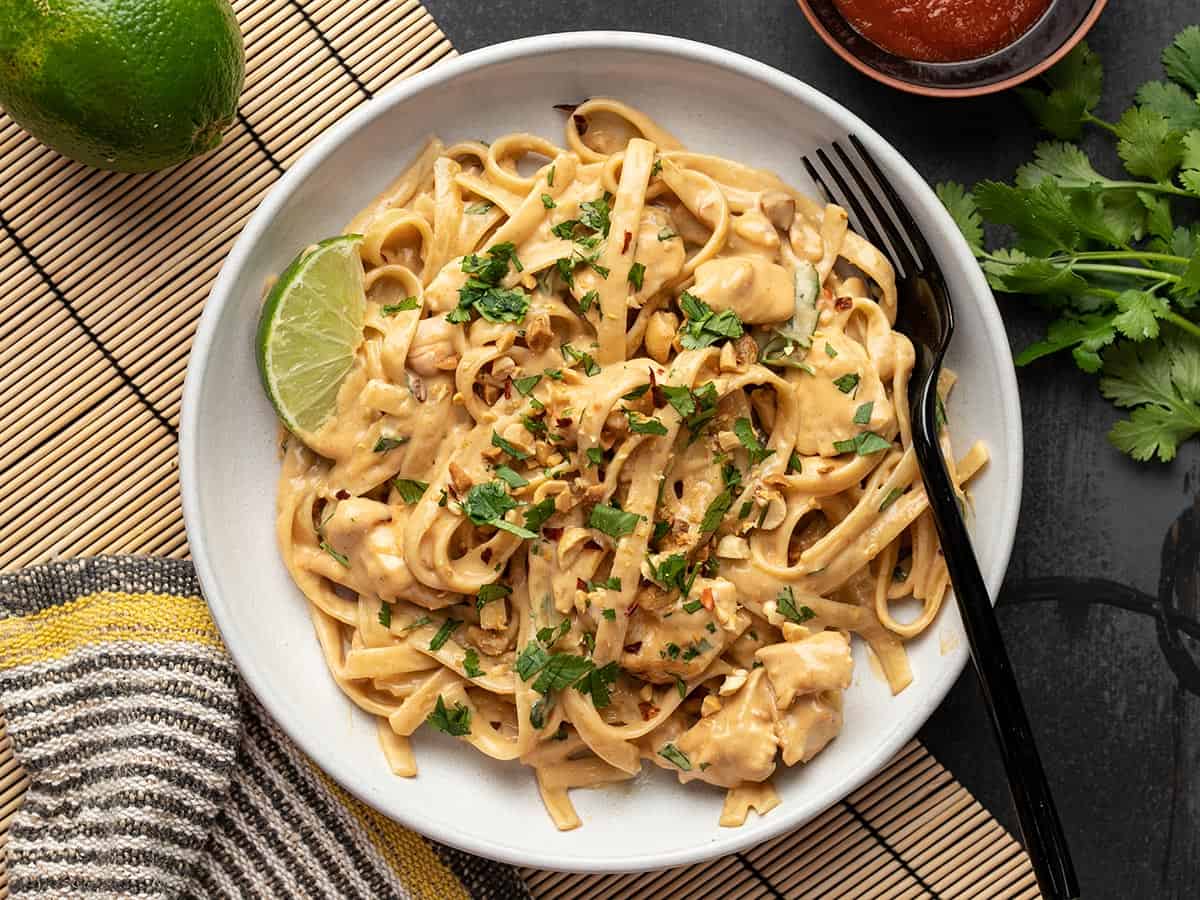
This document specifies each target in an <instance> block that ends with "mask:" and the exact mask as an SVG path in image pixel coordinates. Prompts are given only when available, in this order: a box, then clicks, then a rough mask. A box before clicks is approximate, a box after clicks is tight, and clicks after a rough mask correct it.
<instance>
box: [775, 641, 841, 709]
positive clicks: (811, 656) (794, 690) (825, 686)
mask: <svg viewBox="0 0 1200 900" xmlns="http://www.w3.org/2000/svg"><path fill="white" fill-rule="evenodd" d="M754 657H755V659H757V660H759V661H760V662H761V663H762V664H763V666H764V667H765V668H766V671H767V677H769V678H770V679H771V687H772V688H773V689H774V690H775V699H776V702H778V704H779V708H780V709H787V708H788V707H789V706H791V705H792V701H793V700H795V699H796V697H799V696H803V695H805V694H814V693H816V692H817V691H833V690H844V689H845V688H848V687H850V675H851V673H852V672H853V671H854V658H853V657H852V656H851V655H850V639H849V638H848V637H846V635H845V634H843V633H842V632H840V631H821V632H818V633H817V634H814V635H811V636H810V637H806V638H804V639H803V640H799V641H789V642H785V643H781V644H772V645H770V646H768V647H762V648H760V649H759V650H758V651H757V652H756V653H755V654H754Z"/></svg>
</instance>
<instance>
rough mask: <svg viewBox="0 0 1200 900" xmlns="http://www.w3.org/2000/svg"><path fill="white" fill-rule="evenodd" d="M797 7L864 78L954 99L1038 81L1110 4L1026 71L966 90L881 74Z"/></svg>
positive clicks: (803, 4) (1097, 5) (1099, 3)
mask: <svg viewBox="0 0 1200 900" xmlns="http://www.w3.org/2000/svg"><path fill="white" fill-rule="evenodd" d="M796 3H797V4H798V5H799V6H800V11H801V12H803V13H804V18H806V19H808V24H809V25H811V26H812V29H813V31H815V32H816V33H817V34H818V35H820V37H821V40H822V41H824V42H825V45H826V46H827V47H829V49H830V50H832V51H833V52H834V53H836V54H837V55H838V56H840V57H841V58H842V59H843V60H845V61H846V62H848V63H849V64H850V65H851V66H853V67H854V68H856V69H858V71H860V72H862V73H863V74H864V75H866V76H868V77H870V78H873V79H875V80H876V81H878V82H879V83H881V84H886V85H887V86H888V87H893V88H896V89H897V90H901V91H904V92H906V93H909V94H917V95H919V96H922V97H951V98H954V97H958V98H966V97H982V96H984V95H986V94H996V93H999V92H1000V91H1006V90H1008V89H1009V88H1011V87H1016V86H1017V85H1019V84H1024V83H1025V82H1026V81H1029V80H1030V79H1032V78H1036V77H1037V76H1038V75H1040V74H1042V72H1045V71H1046V70H1047V69H1049V68H1050V67H1051V66H1053V65H1054V64H1055V63H1056V62H1058V61H1059V60H1060V59H1062V58H1063V57H1064V56H1066V55H1067V54H1068V53H1070V52H1071V51H1072V50H1074V49H1075V45H1076V44H1078V43H1079V42H1080V41H1081V40H1083V39H1084V37H1085V36H1086V35H1087V33H1088V32H1089V31H1091V30H1092V26H1093V25H1095V24H1096V20H1097V19H1098V18H1100V13H1102V12H1104V8H1105V7H1106V6H1108V0H1093V2H1092V8H1091V9H1090V10H1089V11H1088V13H1087V15H1086V16H1084V17H1083V20H1082V21H1081V22H1080V23H1079V25H1078V26H1077V27H1076V28H1075V30H1074V31H1072V32H1071V33H1070V34H1069V35H1067V38H1066V40H1065V41H1063V43H1062V44H1061V45H1060V46H1059V47H1058V48H1057V49H1056V50H1054V51H1053V52H1052V53H1050V54H1048V55H1047V56H1045V57H1043V58H1042V59H1041V60H1039V61H1038V62H1036V63H1034V64H1033V65H1031V66H1029V67H1028V68H1027V69H1022V70H1021V71H1020V72H1017V73H1016V74H1015V75H1010V76H1008V77H1007V78H1003V79H1001V80H1000V81H996V82H993V83H991V84H978V85H968V86H964V87H934V86H933V85H925V84H919V83H918V82H915V81H905V80H904V79H902V78H896V77H894V76H892V75H888V74H887V73H886V72H881V71H879V69H876V68H875V67H874V66H871V65H868V64H867V63H866V62H865V61H863V60H862V59H860V58H859V57H857V56H855V55H854V54H853V53H851V52H850V51H849V50H848V49H847V48H846V47H845V46H844V45H843V44H842V42H841V41H839V40H837V38H835V37H834V36H833V35H832V34H830V33H829V29H828V28H826V27H825V25H824V23H823V22H822V21H821V20H820V18H819V17H818V16H817V14H816V13H815V12H814V11H813V8H812V2H811V0H796Z"/></svg>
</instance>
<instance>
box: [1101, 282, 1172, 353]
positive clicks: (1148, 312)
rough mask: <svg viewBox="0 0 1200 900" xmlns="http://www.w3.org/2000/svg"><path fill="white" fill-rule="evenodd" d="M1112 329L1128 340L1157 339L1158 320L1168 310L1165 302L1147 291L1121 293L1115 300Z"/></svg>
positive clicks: (1168, 307)
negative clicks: (1115, 312) (1115, 308)
mask: <svg viewBox="0 0 1200 900" xmlns="http://www.w3.org/2000/svg"><path fill="white" fill-rule="evenodd" d="M1116 304H1117V309H1119V310H1120V313H1118V314H1117V315H1116V316H1114V317H1113V320H1112V323H1113V327H1114V328H1116V330H1117V331H1119V332H1120V333H1121V334H1123V335H1124V336H1125V337H1127V338H1129V339H1130V340H1134V341H1144V340H1148V339H1150V338H1156V337H1158V320H1159V319H1160V318H1162V317H1163V316H1165V315H1166V314H1167V312H1168V311H1169V310H1170V306H1169V305H1168V304H1167V301H1166V300H1164V299H1163V298H1162V297H1159V296H1157V295H1155V294H1152V293H1150V292H1149V291H1122V292H1121V293H1120V294H1118V295H1117V298H1116Z"/></svg>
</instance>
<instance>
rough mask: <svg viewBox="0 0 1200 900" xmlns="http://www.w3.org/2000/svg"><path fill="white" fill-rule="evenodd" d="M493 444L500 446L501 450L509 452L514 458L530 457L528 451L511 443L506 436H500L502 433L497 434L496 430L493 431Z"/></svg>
mask: <svg viewBox="0 0 1200 900" xmlns="http://www.w3.org/2000/svg"><path fill="white" fill-rule="evenodd" d="M492 446H493V447H499V448H500V449H501V450H503V451H504V452H505V453H507V454H508V455H509V456H511V457H512V458H513V459H516V460H522V459H529V454H528V453H526V452H525V451H524V450H522V449H521V448H520V447H516V446H514V445H513V444H511V443H509V442H508V441H506V440H505V439H504V438H502V437H500V435H498V434H496V432H495V431H493V432H492Z"/></svg>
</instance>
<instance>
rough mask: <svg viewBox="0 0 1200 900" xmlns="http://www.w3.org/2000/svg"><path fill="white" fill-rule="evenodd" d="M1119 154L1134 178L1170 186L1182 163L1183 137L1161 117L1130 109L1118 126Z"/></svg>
mask: <svg viewBox="0 0 1200 900" xmlns="http://www.w3.org/2000/svg"><path fill="white" fill-rule="evenodd" d="M1115 129H1116V134H1117V137H1118V138H1120V140H1119V141H1118V142H1117V153H1118V154H1119V155H1120V157H1121V160H1122V161H1123V162H1124V163H1125V168H1126V169H1127V170H1128V171H1129V173H1130V174H1131V175H1144V176H1145V177H1147V178H1153V179H1154V180H1155V181H1158V182H1160V183H1162V184H1169V183H1170V181H1171V173H1172V172H1173V171H1175V168H1176V167H1177V166H1178V165H1179V164H1180V162H1182V161H1183V136H1182V135H1181V134H1180V133H1179V132H1178V131H1175V130H1173V129H1172V128H1171V123H1170V122H1168V121H1167V120H1166V117H1164V116H1163V114H1162V113H1159V112H1155V111H1154V110H1152V109H1148V108H1145V107H1137V106H1134V107H1131V108H1130V109H1127V110H1126V111H1125V114H1124V115H1123V116H1121V118H1120V119H1119V120H1118V121H1117V124H1116V126H1115Z"/></svg>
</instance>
